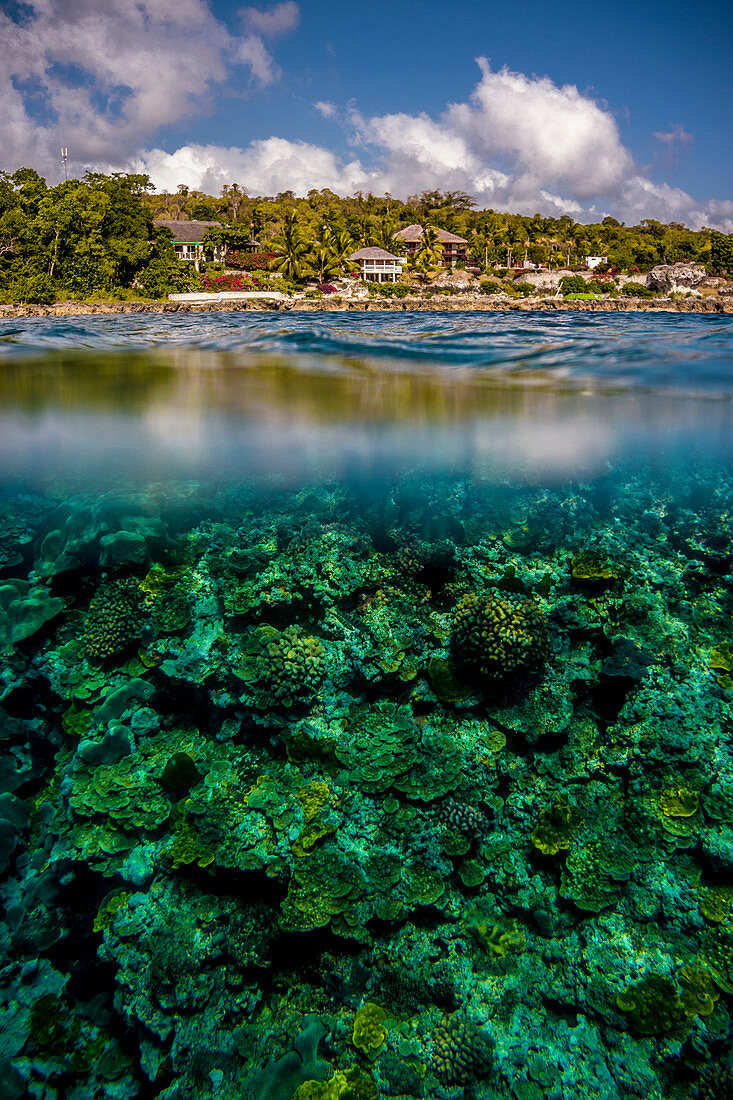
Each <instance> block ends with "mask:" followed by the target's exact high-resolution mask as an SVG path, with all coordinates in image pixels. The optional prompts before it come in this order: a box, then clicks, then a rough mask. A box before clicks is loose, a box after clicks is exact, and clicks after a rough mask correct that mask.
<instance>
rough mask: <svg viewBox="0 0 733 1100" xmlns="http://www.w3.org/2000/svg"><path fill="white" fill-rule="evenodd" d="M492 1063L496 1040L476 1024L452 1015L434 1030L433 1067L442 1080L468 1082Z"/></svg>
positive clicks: (486, 1071)
mask: <svg viewBox="0 0 733 1100" xmlns="http://www.w3.org/2000/svg"><path fill="white" fill-rule="evenodd" d="M492 1065H493V1043H492V1042H491V1040H490V1038H489V1037H488V1035H486V1034H485V1033H484V1032H482V1031H480V1029H479V1028H477V1027H476V1026H475V1025H474V1024H471V1023H468V1022H467V1021H465V1020H461V1019H459V1018H457V1017H456V1016H452V1017H450V1018H449V1019H447V1020H445V1021H444V1023H442V1024H441V1025H440V1027H438V1028H437V1029H436V1031H435V1033H434V1034H433V1038H432V1060H431V1069H432V1071H433V1073H434V1074H435V1076H436V1077H437V1078H438V1080H439V1081H440V1082H441V1083H442V1084H444V1085H459V1086H463V1085H468V1084H469V1083H470V1082H471V1081H472V1080H475V1079H477V1078H483V1077H487V1076H488V1075H489V1073H490V1072H491V1067H492Z"/></svg>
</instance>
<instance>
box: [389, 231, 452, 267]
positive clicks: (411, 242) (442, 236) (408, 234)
mask: <svg viewBox="0 0 733 1100" xmlns="http://www.w3.org/2000/svg"><path fill="white" fill-rule="evenodd" d="M422 235H423V227H422V226H421V225H406V226H405V228H404V229H400V231H399V232H398V233H395V235H394V239H395V240H396V241H400V242H401V243H402V247H403V249H404V251H405V255H407V256H411V255H413V254H414V253H415V252H419V251H420V246H421V244H422ZM435 235H436V237H437V238H438V244H440V245H441V246H442V248H443V263H444V265H445V266H446V267H452V266H453V265H454V264H456V263H458V262H459V261H461V260H462V261H463V263H465V262H466V259H467V254H466V245H467V244H468V241H467V240H466V238H465V237H459V236H457V234H455V233H449V232H448V230H447V229H436V230H435Z"/></svg>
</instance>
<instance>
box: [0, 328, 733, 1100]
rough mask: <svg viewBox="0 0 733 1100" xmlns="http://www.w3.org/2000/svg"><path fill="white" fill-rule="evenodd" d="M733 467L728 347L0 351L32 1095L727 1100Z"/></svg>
mask: <svg viewBox="0 0 733 1100" xmlns="http://www.w3.org/2000/svg"><path fill="white" fill-rule="evenodd" d="M732 441H733V318H731V317H729V316H727V315H723V316H707V315H677V314H665V315H658V314H654V315H650V314H618V315H611V316H609V315H599V314H578V315H569V314H555V313H552V314H550V313H548V314H542V313H533V314H531V315H530V314H525V315H522V314H512V315H507V314H500V315H499V314H497V315H492V314H480V315H477V314H470V313H456V312H450V313H436V312H431V313H430V314H401V315H399V316H397V315H395V314H394V313H383V314H374V313H369V314H364V315H358V316H355V315H351V314H338V313H333V314H328V315H319V316H318V317H317V318H316V317H314V316H313V315H310V314H302V315H293V314H288V315H287V316H283V315H281V314H272V315H266V314H245V313H239V312H236V313H235V312H233V313H230V314H227V313H217V314H196V315H191V314H186V315H169V314H164V315H146V316H141V317H134V318H131V317H129V316H113V317H107V316H104V317H80V318H74V319H64V320H59V319H54V318H33V319H28V320H13V321H12V322H0V506H1V508H2V512H1V518H2V524H1V526H0V746H1V748H2V756H1V757H0V955H1V956H2V961H1V962H0V1030H1V1031H2V1034H3V1036H4V1037H5V1039H4V1045H2V1046H0V1080H2V1082H3V1088H4V1090H5V1091H4V1092H3V1095H4V1096H7V1097H10V1098H11V1100H14V1098H18V1100H19V1098H20V1097H23V1096H26V1095H30V1096H51V1095H56V1096H61V1095H63V1096H65V1097H68V1098H69V1100H86V1098H87V1097H89V1098H90V1100H91V1098H93V1097H106V1098H108V1100H112V1098H113V1097H114V1098H118V1097H125V1098H127V1097H130V1098H132V1097H140V1098H148V1097H151V1096H156V1097H161V1098H163V1100H174V1098H176V1100H178V1098H183V1097H195V1098H198V1097H201V1098H202V1100H203V1098H208V1097H210V1096H212V1095H217V1096H219V1097H223V1098H232V1100H233V1098H234V1097H237V1098H238V1100H239V1098H245V1100H332V1098H335V1100H337V1098H338V1097H340V1096H347V1095H354V1096H359V1097H363V1098H364V1100H367V1098H372V1097H374V1098H376V1097H379V1096H384V1097H394V1098H397V1100H411V1098H420V1100H432V1098H436V1100H446V1098H450V1100H460V1098H461V1097H465V1098H466V1100H468V1098H474V1100H481V1098H483V1100H504V1098H513V1100H527V1098H535V1097H539V1096H546V1097H549V1098H551V1100H570V1098H573V1100H575V1098H576V1097H578V1096H583V1095H589V1096H590V1095H599V1096H603V1097H604V1098H608V1100H615V1098H618V1100H625V1098H626V1097H631V1096H649V1097H652V1096H661V1095H664V1096H668V1097H670V1098H672V1097H674V1098H677V1097H679V1100H682V1098H683V1097H688V1096H694V1095H700V1096H702V1095H723V1094H724V1089H725V1088H726V1087H730V1085H729V1084H727V1085H726V1078H725V1074H726V1073H727V1072H728V1070H727V1069H726V1066H727V1065H728V1064H729V1061H728V1059H729V1052H730V1050H731V1049H733V1048H732V1047H731V1043H732V1042H733V1038H732V1036H733V1033H732V1031H731V1019H730V1013H731V1010H732V1008H733V1002H732V1001H731V998H732V997H733V885H732V884H733V742H732V741H731V738H732V737H733V708H732V706H731V703H732V701H733V635H732V632H731V621H732V616H733V542H732V540H733V454H732V453H731V450H732ZM721 1075H722V1076H721ZM721 1082H722V1084H721ZM716 1090H717V1091H716ZM0 1091H2V1089H0Z"/></svg>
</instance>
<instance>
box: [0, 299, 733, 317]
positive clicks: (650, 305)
mask: <svg viewBox="0 0 733 1100" xmlns="http://www.w3.org/2000/svg"><path fill="white" fill-rule="evenodd" d="M273 310H274V311H276V312H280V313H291V312H296V311H297V312H306V313H322V312H328V313H332V312H337V313H366V312H370V313H373V312H379V311H383V310H391V311H395V312H405V311H412V310H421V311H428V312H430V311H432V312H442V311H444V310H475V311H477V312H482V313H486V312H489V313H490V312H504V313H511V312H526V311H529V312H537V311H543V310H548V311H549V310H552V311H558V310H559V311H563V312H571V311H575V312H581V313H733V299H731V298H726V299H723V298H717V297H713V296H708V297H704V298H683V299H680V300H677V301H674V300H671V299H668V298H651V299H647V298H626V299H620V298H609V299H601V300H590V301H586V300H580V301H578V300H572V301H565V300H564V299H562V298H533V299H527V298H524V299H519V300H512V299H508V298H504V297H501V296H499V295H486V296H485V297H482V298H480V299H477V298H476V297H474V296H473V295H465V296H464V295H455V296H452V297H443V296H440V297H439V298H417V297H416V298H402V299H393V298H392V299H390V298H386V299H376V298H371V299H347V300H344V299H338V298H336V299H333V298H331V299H329V298H324V299H318V300H313V299H305V298H295V299H290V300H277V299H258V300H245V301H226V302H211V301H209V302H55V303H54V304H53V305H0V318H18V317H81V316H87V315H94V314H100V313H211V312H214V313H229V312H231V311H240V312H241V311H246V312H263V311H267V312H269V311H273Z"/></svg>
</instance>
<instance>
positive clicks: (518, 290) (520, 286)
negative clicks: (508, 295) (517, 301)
mask: <svg viewBox="0 0 733 1100" xmlns="http://www.w3.org/2000/svg"><path fill="white" fill-rule="evenodd" d="M512 290H513V291H514V293H515V294H521V296H522V298H529V296H530V294H534V290H535V288H534V286H533V285H532V283H524V282H521V283H512Z"/></svg>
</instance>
